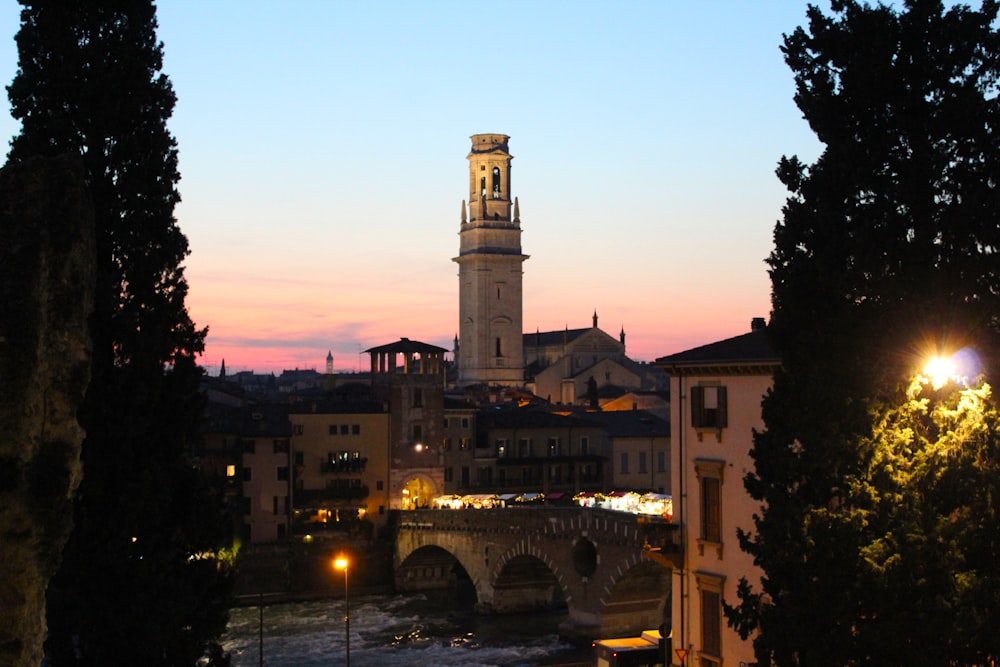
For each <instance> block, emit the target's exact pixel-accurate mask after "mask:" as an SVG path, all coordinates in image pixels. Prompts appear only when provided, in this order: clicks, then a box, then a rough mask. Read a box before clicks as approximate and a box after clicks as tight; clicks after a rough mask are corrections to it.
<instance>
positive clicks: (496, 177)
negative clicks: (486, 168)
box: [493, 167, 500, 199]
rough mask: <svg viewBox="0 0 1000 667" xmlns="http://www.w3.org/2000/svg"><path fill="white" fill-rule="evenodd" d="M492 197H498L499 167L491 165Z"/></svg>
mask: <svg viewBox="0 0 1000 667" xmlns="http://www.w3.org/2000/svg"><path fill="white" fill-rule="evenodd" d="M493 198H494V199H500V167H493Z"/></svg>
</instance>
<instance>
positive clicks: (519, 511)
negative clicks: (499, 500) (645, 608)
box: [399, 507, 681, 567]
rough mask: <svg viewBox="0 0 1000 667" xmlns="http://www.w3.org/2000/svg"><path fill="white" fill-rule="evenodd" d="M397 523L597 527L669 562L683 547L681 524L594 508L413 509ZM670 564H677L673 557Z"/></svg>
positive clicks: (416, 526)
mask: <svg viewBox="0 0 1000 667" xmlns="http://www.w3.org/2000/svg"><path fill="white" fill-rule="evenodd" d="M399 527H400V529H405V530H429V531H462V532H474V533H502V534H508V535H538V536H545V537H547V538H548V539H553V538H559V537H563V538H576V537H578V536H579V535H581V532H582V534H587V533H588V532H590V531H596V532H597V534H600V535H601V539H602V541H604V542H605V543H608V542H611V543H616V544H627V543H635V542H638V544H639V545H642V546H644V547H645V548H646V549H649V550H653V551H656V552H658V553H660V554H662V555H664V556H665V557H668V558H670V559H671V561H672V562H673V561H674V560H675V557H676V556H679V554H680V553H681V541H680V532H679V528H680V527H679V526H678V525H677V524H673V523H670V522H668V521H665V520H663V519H660V518H659V517H646V516H643V515H635V514H629V513H626V512H616V511H614V510H605V509H597V508H580V507H517V508H513V507H512V508H493V509H463V510H450V509H442V510H416V511H413V512H406V513H404V514H403V516H401V517H400V521H399ZM673 567H677V565H676V563H675V564H673Z"/></svg>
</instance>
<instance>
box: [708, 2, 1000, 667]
mask: <svg viewBox="0 0 1000 667" xmlns="http://www.w3.org/2000/svg"><path fill="white" fill-rule="evenodd" d="M807 18H808V26H807V27H800V28H799V29H797V30H796V31H794V32H793V33H791V34H790V35H786V36H785V39H784V44H783V47H782V51H783V52H784V54H785V59H786V62H787V63H788V65H789V67H790V68H791V69H792V71H793V72H794V75H795V82H796V96H795V100H796V103H797V104H798V106H799V108H800V109H801V110H802V113H803V115H804V117H805V119H806V120H807V121H808V123H809V125H810V127H811V128H812V130H813V131H814V132H815V133H816V135H817V137H818V138H819V139H820V141H821V142H822V143H823V144H824V148H823V152H822V154H821V155H820V157H819V158H818V159H817V160H816V162H815V163H814V164H811V165H807V164H804V163H803V162H801V161H800V160H799V159H798V158H797V157H794V156H792V157H786V158H783V159H782V160H781V162H780V163H779V167H778V170H777V173H778V177H779V179H780V180H781V181H782V183H784V185H785V186H786V187H787V188H788V190H789V192H790V195H789V197H788V199H787V201H786V205H785V208H784V211H783V219H782V220H781V221H779V223H778V224H777V225H776V227H775V231H774V249H773V251H772V253H771V255H770V257H769V258H768V265H769V269H770V275H771V280H772V305H773V310H772V317H771V323H770V326H769V331H770V334H771V336H772V339H773V343H774V345H775V347H776V349H778V350H779V352H780V353H781V355H782V359H783V367H782V369H781V370H780V371H779V372H778V373H776V375H775V378H774V385H773V388H772V390H771V391H770V392H769V394H768V395H767V396H766V397H765V399H764V402H763V406H762V416H763V421H764V424H765V429H766V430H764V431H763V432H761V433H758V434H756V436H755V439H754V447H753V450H752V456H753V459H754V462H755V470H754V471H753V472H752V473H750V474H749V475H748V476H747V478H746V480H745V483H746V487H747V490H748V492H749V493H750V495H751V496H752V497H753V498H754V499H756V500H760V501H762V502H763V504H764V509H763V510H762V512H761V513H760V515H759V516H758V517H757V518H756V520H755V525H754V528H753V530H752V531H751V532H750V533H749V534H747V535H744V536H743V539H742V542H743V544H742V546H743V548H744V549H745V550H747V551H748V552H749V553H751V554H752V555H753V556H754V557H755V560H756V562H757V563H758V565H760V567H761V568H762V570H763V580H762V581H761V582H760V585H759V586H755V585H752V584H751V583H750V582H744V583H743V584H742V585H741V586H740V600H739V603H738V604H737V605H736V606H735V607H730V608H727V616H728V617H729V620H730V622H731V623H732V624H733V625H734V626H735V627H736V628H737V629H738V630H739V631H740V632H741V633H743V634H744V635H745V636H749V635H751V634H752V633H755V635H754V636H755V651H756V654H757V658H758V660H759V661H760V663H761V664H776V665H810V666H815V665H838V666H843V665H893V664H897V665H915V664H916V665H918V664H927V665H947V664H965V665H973V664H985V662H986V658H987V657H990V656H991V657H993V658H996V657H997V656H1000V641H998V637H1000V634H998V633H996V632H995V630H996V628H997V627H998V625H997V618H996V613H995V612H994V611H993V609H994V608H996V606H997V604H998V603H1000V582H998V580H997V577H996V576H995V575H993V574H992V572H993V571H994V570H995V566H994V565H993V564H991V563H989V559H988V557H987V556H986V555H987V554H990V553H993V554H996V553H1000V551H998V548H1000V544H998V542H997V533H996V529H995V528H994V526H995V525H996V521H995V519H996V503H997V499H998V496H997V495H996V494H995V491H996V489H997V485H998V483H1000V467H998V461H997V453H998V452H997V447H998V440H997V434H996V433H995V432H994V431H993V429H992V426H991V424H992V423H993V422H992V420H995V417H996V404H995V400H994V397H993V396H992V394H991V393H990V391H989V390H988V388H986V387H982V388H980V389H977V390H970V391H969V392H965V393H961V394H960V393H957V389H955V387H954V386H953V387H952V393H950V394H946V393H933V395H931V394H927V395H924V394H920V393H919V392H918V391H917V390H916V389H914V387H913V385H911V384H910V380H911V379H912V378H913V377H914V373H915V372H916V371H918V370H919V369H920V368H921V367H922V364H923V358H924V357H925V355H927V354H929V353H934V352H946V351H955V350H958V349H960V348H963V347H969V348H971V349H974V350H975V351H977V352H978V354H979V357H980V359H981V362H982V364H983V366H982V371H983V376H984V377H986V378H989V377H994V376H995V374H996V370H997V366H996V351H997V349H998V347H997V344H998V331H1000V254H998V250H1000V191H998V185H1000V178H998V177H1000V145H998V141H1000V115H998V107H997V104H998V102H997V94H998V92H1000V90H998V86H997V74H998V64H1000V60H998V59H1000V41H998V40H1000V36H998V33H997V31H996V30H995V28H994V25H995V23H996V20H997V5H996V3H995V2H992V1H989V2H984V3H983V5H982V6H981V7H980V9H978V10H973V9H970V8H969V7H965V6H955V7H948V8H946V7H945V6H944V5H943V4H942V3H941V2H939V1H937V0H908V1H906V2H904V3H903V6H902V8H899V9H895V8H892V7H887V6H883V5H877V6H871V5H868V4H860V3H857V2H853V1H846V0H833V1H832V2H831V13H830V15H826V14H824V13H823V12H822V11H821V10H820V9H818V8H816V7H810V8H809V9H808V14H807ZM926 391H930V390H926ZM962 401H973V402H975V403H976V409H975V410H972V409H966V408H965V407H960V406H964V405H965V403H962ZM963 429H964V431H963ZM966 431H967V432H966ZM960 434H961V435H960ZM966 436H967V437H966ZM976 489H979V490H980V494H981V495H977V492H976Z"/></svg>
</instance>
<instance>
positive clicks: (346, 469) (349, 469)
mask: <svg viewBox="0 0 1000 667" xmlns="http://www.w3.org/2000/svg"><path fill="white" fill-rule="evenodd" d="M367 463H368V459H367V458H348V459H344V458H338V457H335V456H331V457H330V458H328V459H327V460H326V461H323V463H322V465H321V466H320V471H321V472H323V473H333V474H345V473H363V472H364V471H365V465H366V464H367Z"/></svg>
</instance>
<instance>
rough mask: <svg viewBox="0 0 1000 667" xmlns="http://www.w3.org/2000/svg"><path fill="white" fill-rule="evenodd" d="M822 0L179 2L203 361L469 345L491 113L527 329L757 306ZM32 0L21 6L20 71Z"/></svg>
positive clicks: (653, 328)
mask: <svg viewBox="0 0 1000 667" xmlns="http://www.w3.org/2000/svg"><path fill="white" fill-rule="evenodd" d="M821 6H822V7H824V8H826V7H827V5H826V3H821ZM805 10H806V3H805V2H798V1H790V0H775V1H769V2H745V1H742V0H732V1H729V2H723V1H721V0H719V1H716V2H704V3H702V2H698V3H695V2H681V1H680V0H648V1H625V2H610V1H605V2H586V1H579V2H569V1H560V0H552V1H546V2H535V1H523V2H519V1H516V0H515V1H513V2H502V3H501V2H493V3H489V2H485V3H469V2H446V1H434V0H424V1H421V2H403V1H398V2H358V1H353V0H352V1H337V0H299V1H297V2H294V3H279V2H258V1H254V0H239V1H236V0H210V1H206V0H169V1H163V2H160V3H159V21H160V30H159V36H160V38H161V39H162V40H163V42H164V48H165V67H164V71H165V73H166V74H167V75H168V76H169V77H170V79H171V81H172V82H173V85H174V89H175V91H176V93H177V97H178V103H177V107H176V109H175V112H174V116H173V118H172V119H171V121H170V129H171V131H172V132H173V133H174V135H175V137H176V138H177V141H178V144H179V148H180V170H181V175H182V180H181V182H180V184H179V189H180V192H181V196H182V198H183V202H182V203H181V205H180V206H179V207H178V208H177V211H176V215H177V219H178V221H179V224H180V226H181V229H182V230H183V231H184V232H185V234H186V235H187V237H188V240H189V242H190V245H191V250H192V252H191V255H190V257H189V258H188V260H187V262H186V275H187V279H188V282H189V284H190V289H191V291H190V295H189V298H188V306H189V309H190V311H191V315H192V317H193V318H194V320H195V322H196V323H197V324H198V325H200V326H208V327H209V334H208V341H207V350H206V352H205V355H204V356H203V357H202V363H203V364H204V365H205V366H206V368H207V369H208V371H209V373H211V374H213V375H214V374H216V373H218V368H219V365H220V363H221V362H222V360H223V359H225V363H226V369H227V372H233V371H238V370H254V371H256V372H259V373H263V372H275V373H280V372H281V371H282V370H284V369H294V368H299V369H307V368H314V369H316V370H320V371H322V370H323V369H324V368H325V359H326V355H327V351H332V353H333V355H334V364H335V368H336V370H338V371H354V370H359V369H362V370H364V369H366V368H367V355H364V356H363V355H362V354H361V352H362V351H363V350H365V349H367V348H369V347H373V346H377V345H383V344H385V343H389V342H392V341H394V340H398V339H399V338H400V337H403V336H405V337H408V338H411V339H415V340H420V341H423V342H427V343H432V344H435V345H439V346H441V347H445V348H447V349H449V350H450V349H451V348H452V345H453V343H452V341H453V338H454V336H455V333H456V332H457V330H458V278H457V274H458V266H457V264H455V263H454V262H452V261H451V258H452V257H455V256H456V255H457V254H458V242H459V239H458V231H459V223H460V213H461V202H462V200H463V199H468V196H469V193H468V190H467V188H468V162H467V161H466V159H465V158H466V155H467V154H468V152H469V146H470V142H469V136H470V135H472V134H478V133H487V132H496V133H502V134H507V135H510V137H511V139H510V151H511V153H512V154H513V155H514V162H513V168H512V174H511V184H512V188H511V189H512V193H513V195H514V196H516V197H518V199H519V201H520V213H521V228H522V230H523V235H522V246H523V250H524V252H525V254H528V255H530V259H529V260H527V262H525V264H524V294H525V296H524V328H525V331H530V332H534V331H535V330H541V331H550V330H555V329H563V328H565V327H569V328H571V329H572V328H580V327H587V326H590V324H591V317H592V315H593V313H594V311H595V310H596V311H597V313H598V315H599V317H600V326H601V328H602V329H604V330H605V331H606V332H608V333H610V334H612V335H615V336H617V334H618V332H619V331H620V330H621V329H622V328H624V330H625V333H626V348H627V353H628V355H629V356H630V357H632V358H633V359H637V360H641V361H651V360H653V359H655V358H656V357H659V356H663V355H667V354H672V353H675V352H679V351H682V350H685V349H688V348H690V347H695V346H698V345H702V344H705V343H709V342H713V341H716V340H719V339H722V338H728V337H730V336H735V335H738V334H741V333H745V332H747V331H749V330H750V329H749V327H750V320H751V318H753V317H755V316H765V317H766V316H767V315H768V313H769V311H770V282H769V279H768V275H767V269H766V265H765V264H764V259H765V258H766V257H767V255H768V253H769V252H770V250H771V234H772V230H773V228H774V224H775V222H776V221H777V220H778V219H779V218H780V217H781V207H782V204H783V202H784V198H785V194H786V193H785V191H784V189H783V188H782V186H781V184H780V183H779V182H778V180H777V178H776V177H775V176H774V169H775V166H776V164H777V161H778V159H779V158H780V157H781V156H782V155H792V154H797V155H799V156H800V157H801V158H803V159H805V160H807V161H812V160H813V159H815V157H816V156H817V155H818V153H819V145H818V144H817V142H816V140H815V138H814V136H813V135H812V133H811V132H810V131H809V128H808V126H807V125H806V123H805V122H804V121H803V120H802V118H801V114H800V112H799V111H798V109H797V108H796V107H795V105H794V102H793V99H792V96H793V93H794V85H793V79H792V74H791V72H790V70H789V69H788V68H787V66H786V65H785V64H784V61H783V60H782V54H781V52H780V50H779V45H780V43H781V37H782V33H788V32H791V31H793V30H794V29H795V28H796V26H798V25H800V24H802V23H803V22H804V21H805ZM18 11H19V6H18V5H17V3H15V2H12V1H9V2H5V3H3V4H2V6H0V81H2V82H3V83H4V84H5V85H6V84H9V82H10V81H11V79H12V78H13V76H14V72H15V70H16V65H17V53H16V48H15V44H14V41H13V36H14V34H15V33H16V31H17V28H18ZM5 104H6V98H5ZM7 108H8V109H9V104H8V105H7ZM17 130H18V125H17V123H16V122H15V121H14V120H13V119H12V118H10V116H9V112H8V113H4V114H0V136H3V137H4V138H5V140H6V139H8V138H9V137H11V136H13V135H14V134H15V133H16V132H17Z"/></svg>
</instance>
